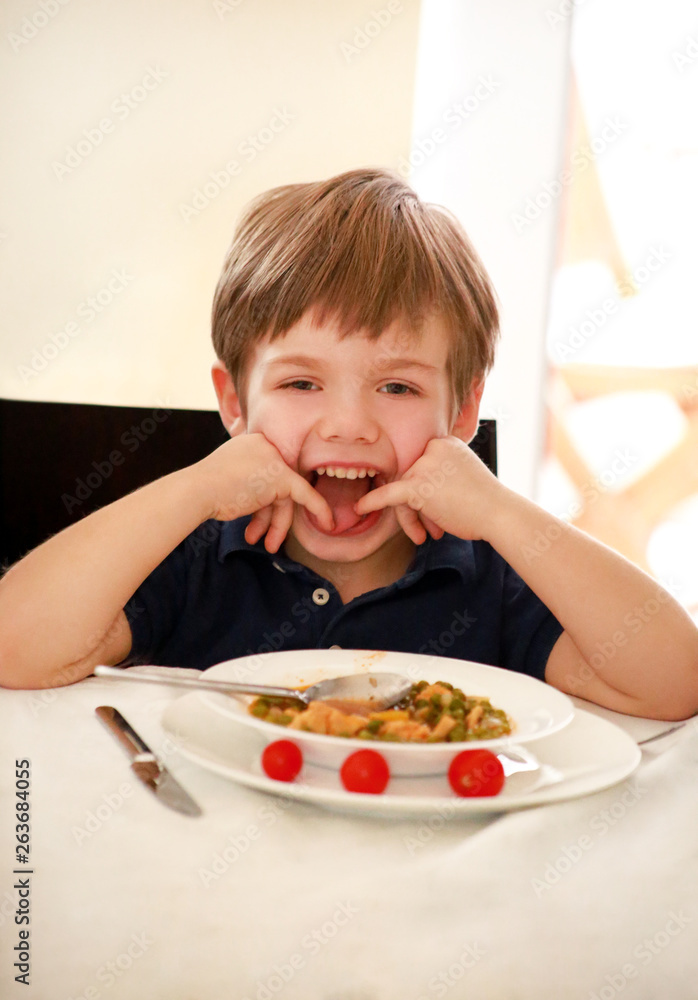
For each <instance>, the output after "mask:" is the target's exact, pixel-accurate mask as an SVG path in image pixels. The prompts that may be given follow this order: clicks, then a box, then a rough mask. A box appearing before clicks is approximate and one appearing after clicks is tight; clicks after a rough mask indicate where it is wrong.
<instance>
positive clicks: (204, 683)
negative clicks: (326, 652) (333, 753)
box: [94, 665, 412, 714]
mask: <svg viewBox="0 0 698 1000" xmlns="http://www.w3.org/2000/svg"><path fill="white" fill-rule="evenodd" d="M166 670H167V668H163V667H157V668H155V669H154V671H153V673H148V671H147V670H141V671H139V672H138V673H135V672H134V671H130V670H124V669H123V667H107V666H102V665H100V666H97V667H95V669H94V673H95V676H97V677H107V678H111V679H112V680H113V679H117V680H121V681H137V682H140V683H141V684H167V685H170V686H172V687H186V688H194V689H197V690H199V691H217V692H218V693H219V694H233V695H237V694H252V695H258V696H261V697H265V698H293V699H294V700H295V701H299V702H301V703H302V704H303V705H309V704H310V702H311V701H323V702H326V703H328V704H329V705H332V707H334V708H339V709H341V710H342V711H343V712H357V713H359V714H366V713H368V712H381V711H383V709H386V708H391V707H392V706H393V705H396V704H397V703H398V702H400V701H402V699H403V698H404V697H406V696H407V695H408V694H409V692H410V689H411V687H412V681H411V680H410V678H409V677H404V676H403V675H401V674H391V673H381V672H374V673H365V674H351V675H349V676H346V677H331V678H328V679H327V680H323V681H318V683H317V684H312V685H311V686H310V687H307V688H304V689H303V690H299V689H298V688H289V687H278V686H272V685H269V684H245V683H242V682H238V681H219V680H213V679H211V678H201V679H199V678H196V677H182V676H177V675H173V676H170V677H168V676H167V673H166ZM155 671H157V672H155Z"/></svg>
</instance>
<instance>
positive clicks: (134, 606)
mask: <svg viewBox="0 0 698 1000" xmlns="http://www.w3.org/2000/svg"><path fill="white" fill-rule="evenodd" d="M187 562H188V561H187V555H186V540H185V541H184V542H182V543H181V544H180V545H179V546H177V548H176V549H174V550H173V551H172V552H171V553H170V555H169V556H167V558H166V559H164V560H163V562H161V563H160V565H159V566H157V567H156V568H155V569H154V570H153V572H152V573H151V574H150V575H149V576H148V577H146V579H145V580H144V581H143V583H142V584H141V585H140V587H139V588H138V590H137V591H136V592H135V594H133V596H132V597H131V599H130V600H129V601H128V603H127V604H126V606H125V608H124V612H125V614H126V618H127V620H128V623H129V625H130V627H131V634H132V637H133V641H132V645H131V652H130V653H129V655H128V657H127V658H126V659H125V660H124V661H123V663H122V665H123V666H132V665H134V664H141V663H152V662H154V657H155V656H156V651H157V650H158V649H160V648H161V647H162V645H163V644H164V642H165V641H166V639H167V638H168V636H170V635H171V634H172V632H174V630H175V627H176V625H177V622H178V621H179V619H180V617H181V614H182V611H183V608H184V605H185V603H186V593H187V578H188V566H187Z"/></svg>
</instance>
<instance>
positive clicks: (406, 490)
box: [354, 479, 422, 514]
mask: <svg viewBox="0 0 698 1000" xmlns="http://www.w3.org/2000/svg"><path fill="white" fill-rule="evenodd" d="M403 504H406V505H408V506H410V507H412V509H413V510H418V509H419V507H421V506H422V501H421V499H420V497H419V496H418V495H417V494H416V493H415V491H414V490H413V489H412V487H411V486H409V484H408V483H407V482H406V481H405V480H404V479H398V480H396V481H395V482H394V483H386V485H385V486H379V487H377V489H375V490H370V491H369V492H368V493H366V494H365V496H362V497H361V499H360V500H359V501H358V502H357V503H355V504H354V510H355V511H356V513H357V514H370V513H371V511H373V510H382V509H383V508H385V507H399V506H401V505H403ZM415 505H418V506H415Z"/></svg>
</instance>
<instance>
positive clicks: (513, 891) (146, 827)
mask: <svg viewBox="0 0 698 1000" xmlns="http://www.w3.org/2000/svg"><path fill="white" fill-rule="evenodd" d="M172 697H177V694H176V693H175V692H174V690H173V692H172V694H170V692H169V691H167V689H160V688H154V687H147V688H144V687H140V686H138V687H137V686H135V685H132V686H129V685H128V684H126V683H125V682H120V681H119V682H111V681H105V680H99V679H96V678H89V679H88V680H85V681H82V682H81V683H79V684H76V685H73V686H71V687H68V688H62V689H57V690H50V691H33V692H32V691H24V692H19V691H0V734H1V735H0V750H1V753H0V788H1V790H2V797H3V803H4V804H3V809H2V827H1V832H0V941H1V944H0V996H1V997H3V998H12V997H22V998H27V1000H29V998H31V1000H81V998H82V1000H98V998H105V1000H120V998H128V1000H141V998H143V1000H159V998H163V1000H165V998H167V1000H223V998H225V1000H236V998H239V1000H244V998H247V1000H270V998H272V997H282V998H284V1000H295V998H298V1000H419V998H426V1000H432V998H438V997H451V998H453V1000H460V998H466V997H468V998H470V997H474V998H477V1000H500V998H501V1000H577V998H579V1000H594V998H596V1000H611V998H613V997H615V996H616V995H620V994H622V996H623V998H624V1000H640V998H642V1000H695V997H696V996H697V995H698V794H697V791H698V787H697V786H698V782H697V778H698V725H696V722H695V720H694V721H692V722H691V723H689V724H688V725H686V726H685V727H684V728H683V729H682V730H680V731H679V732H677V733H676V734H674V735H671V736H667V737H665V738H664V739H663V740H661V741H658V742H655V743H652V744H649V746H648V748H647V752H646V753H644V754H643V761H642V764H641V765H640V768H639V769H638V770H637V771H636V772H635V774H634V775H632V776H631V777H630V778H628V779H627V780H625V781H624V782H622V783H621V784H619V785H617V786H615V787H613V788H611V789H607V790H605V791H603V792H598V793H595V794H592V795H589V796H586V797H584V798H580V799H576V800H573V801H568V802H560V803H556V804H553V805H546V806H541V807H534V808H531V809H526V810H523V811H519V812H512V813H507V814H502V815H494V816H489V815H488V816H482V817H478V818H475V819H467V820H465V821H463V820H452V821H447V822H444V821H443V820H440V819H439V817H438V816H437V817H434V818H432V820H431V821H430V823H427V821H424V820H410V821H404V820H400V821H394V820H386V819H375V818H372V819H369V818H362V817H351V816H343V815H340V814H333V813H331V812H329V811H325V810H322V809H320V808H317V807H316V806H312V805H308V804H300V803H297V802H293V801H291V800H286V799H280V798H276V797H271V796H268V795H265V794H264V793H261V792H258V791H254V790H251V789H247V788H243V787H240V786H238V785H236V784H234V783H232V782H230V781H228V780H226V779H224V778H222V777H218V776H217V775H214V774H212V773H210V772H208V771H205V770H203V769H201V768H199V767H198V766H197V765H195V764H193V763H191V762H189V761H187V760H186V759H185V758H184V757H182V756H181V755H180V754H179V753H178V752H177V751H176V749H175V748H174V747H173V744H172V743H171V741H170V740H169V738H168V737H167V736H166V734H165V732H164V730H163V729H162V726H161V724H160V717H161V714H162V710H163V708H164V706H165V705H166V704H167V703H168V701H169V700H170V698H172ZM100 704H110V705H115V706H116V707H117V708H119V709H120V710H121V711H122V712H123V713H124V715H125V716H126V717H127V719H128V720H129V721H130V722H131V723H132V724H133V725H134V727H135V728H136V729H137V730H138V731H139V732H140V733H141V735H142V736H143V737H144V738H145V739H146V740H147V741H148V742H149V743H150V744H151V745H152V746H153V748H154V749H155V750H157V751H159V752H160V753H161V754H163V755H164V756H165V758H166V762H167V764H168V766H169V767H170V769H171V770H172V771H173V773H174V774H175V775H176V776H177V777H178V778H179V779H180V780H181V782H182V784H183V785H184V786H185V787H186V788H187V789H188V790H189V791H190V792H191V793H192V795H193V796H194V798H195V799H196V800H197V801H198V802H199V804H200V805H201V806H202V808H203V810H204V815H203V816H202V817H200V818H197V819H192V818H188V817H184V816H180V815H179V814H177V813H175V812H173V811H172V810H169V809H166V808H165V807H164V806H163V805H162V804H161V803H159V802H158V801H157V800H156V799H155V797H154V796H153V795H152V794H151V793H149V792H148V791H147V790H146V789H144V788H143V787H142V786H141V785H140V784H139V783H138V781H137V780H136V779H135V778H134V776H133V775H132V772H131V770H130V768H129V766H128V760H127V758H126V756H125V754H124V753H123V751H122V750H121V749H120V748H119V747H118V746H117V744H116V742H115V741H114V740H113V739H112V738H111V737H110V736H109V734H108V733H107V732H106V730H105V729H104V728H103V726H102V725H101V724H100V723H99V721H98V720H97V719H96V717H95V715H94V708H95V707H96V706H97V705H100ZM580 704H581V703H580ZM585 707H588V706H587V705H586V704H585ZM599 714H602V715H605V717H607V718H611V719H614V720H615V721H619V722H620V724H622V725H623V726H624V727H625V728H627V729H628V731H630V732H631V734H632V735H634V736H636V738H640V737H644V736H647V735H651V734H652V733H653V732H657V731H660V730H662V729H665V728H667V724H658V723H651V722H648V721H645V720H629V719H627V718H626V717H622V716H614V715H613V713H608V712H603V711H600V713H599ZM650 750H651V751H652V752H651V753H650V752H649V751H650ZM22 758H29V759H30V760H31V771H32V790H31V813H32V842H31V871H32V872H33V874H32V875H31V877H30V878H31V883H30V886H31V895H30V897H29V900H30V906H31V910H30V918H31V924H30V929H31V937H30V964H31V974H30V985H29V986H26V985H24V984H22V983H18V982H16V981H15V978H14V977H15V975H17V974H18V969H17V968H15V967H13V963H14V962H15V961H17V955H18V952H17V951H16V950H14V947H15V945H18V943H19V937H18V932H19V930H20V929H21V926H20V925H17V924H15V911H16V909H17V905H18V892H19V890H18V889H17V888H16V887H15V886H16V882H17V880H21V879H23V878H24V879H26V878H28V877H29V876H26V875H15V874H13V869H14V868H15V867H18V866H17V865H16V863H15V844H14V823H15V817H14V799H13V794H12V793H13V790H14V767H15V764H14V762H15V759H22ZM8 806H10V807H11V808H8Z"/></svg>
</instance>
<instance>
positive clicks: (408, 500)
mask: <svg viewBox="0 0 698 1000" xmlns="http://www.w3.org/2000/svg"><path fill="white" fill-rule="evenodd" d="M435 482H440V483H442V485H441V486H440V487H439V488H438V489H436V490H435V489H434V488H433V483H435ZM422 485H426V487H427V488H425V489H423V490H421V491H420V487H421V486H422ZM383 506H395V507H396V510H397V515H398V518H399V520H400V523H401V524H402V527H403V529H404V530H405V531H406V533H407V534H408V535H409V536H410V537H411V538H412V540H413V541H415V542H417V543H419V542H422V541H424V539H425V537H426V531H425V528H424V525H425V524H426V526H427V528H428V529H429V531H430V533H431V534H432V535H434V536H435V537H438V535H439V534H441V533H442V532H443V531H448V532H450V533H451V534H454V535H457V536H459V537H460V538H467V539H484V540H485V541H487V542H489V543H490V544H491V545H492V547H493V548H494V549H495V550H496V551H497V552H498V553H499V554H500V555H501V556H502V558H503V559H505V560H506V562H507V563H509V565H510V566H512V567H513V569H514V570H516V572H517V573H518V574H519V576H521V577H522V578H523V580H525V582H526V583H527V584H528V586H529V587H530V588H531V590H532V591H533V592H534V593H535V594H536V595H537V596H538V597H539V598H540V600H541V601H542V602H543V603H544V604H545V605H546V606H547V607H548V608H549V609H550V611H551V612H552V613H553V614H554V615H555V617H556V618H557V619H558V621H559V622H560V623H561V624H562V626H563V628H564V632H563V634H562V635H561V636H560V638H559V639H558V641H557V642H556V644H555V646H554V647H553V650H552V652H551V654H550V657H549V659H548V664H547V668H546V674H545V678H546V680H547V681H548V682H549V683H551V684H553V685H555V687H558V688H560V689H561V690H562V691H566V692H567V693H569V694H575V695H579V696H580V697H582V698H586V699H588V700H589V701H594V702H596V703H597V704H599V705H604V706H605V707H607V708H611V709H614V710H615V711H619V712H627V713H628V714H632V715H645V716H650V717H657V718H666V719H681V718H687V717H688V716H690V715H692V714H694V713H695V712H698V629H696V627H695V625H694V624H693V622H692V621H691V618H690V616H689V615H688V614H687V612H686V611H685V610H684V609H683V608H682V607H681V606H680V605H679V604H678V602H677V601H675V600H674V598H673V597H672V596H671V595H670V594H669V593H668V592H667V591H666V590H665V589H664V588H662V587H661V586H660V585H659V584H658V583H657V582H656V581H655V580H653V579H652V578H651V577H649V576H648V575H647V574H646V573H643V572H642V570H640V569H638V567H636V566H634V565H633V564H632V563H630V562H628V561H627V560H626V559H624V558H623V557H622V556H620V555H619V554H618V553H616V552H614V551H612V550H611V549H609V548H607V547H606V546H605V545H603V544H601V543H600V542H598V541H596V540H595V539H593V538H591V537H590V536H588V535H586V534H584V533H583V532H581V531H579V530H578V529H576V528H574V527H572V526H571V525H569V524H566V523H565V522H564V521H561V520H559V519H558V518H556V517H554V516H553V515H552V514H549V513H547V512H546V511H544V510H542V509H541V508H540V507H538V506H537V505H536V504H534V503H532V502H530V501H528V500H526V499H525V498H523V497H521V496H519V495H518V494H516V493H514V492H513V491H512V490H510V489H508V488H507V487H505V486H504V485H503V484H502V483H500V482H499V481H498V480H497V479H496V477H495V476H493V475H492V474H491V473H490V472H489V470H488V469H487V468H486V467H485V466H484V465H483V463H482V462H481V461H480V460H479V459H478V458H477V456H476V455H475V454H473V452H472V451H471V449H470V448H468V447H467V445H466V444H465V443H463V442H462V441H459V440H457V439H456V438H454V437H449V438H440V439H435V440H433V441H430V442H429V444H428V446H427V448H426V449H425V452H424V454H423V455H422V457H421V458H420V459H418V460H417V462H415V464H414V465H413V466H412V468H411V469H410V470H408V473H407V474H406V475H405V477H404V478H403V479H402V480H400V481H399V482H395V483H390V484H388V485H387V486H383V487H380V488H379V489H376V490H373V491H371V492H370V493H368V494H367V495H366V496H365V497H363V498H362V500H361V501H360V502H359V504H357V510H358V511H359V512H360V513H361V514H365V513H368V512H369V511H370V510H375V509H378V508H379V507H383Z"/></svg>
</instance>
